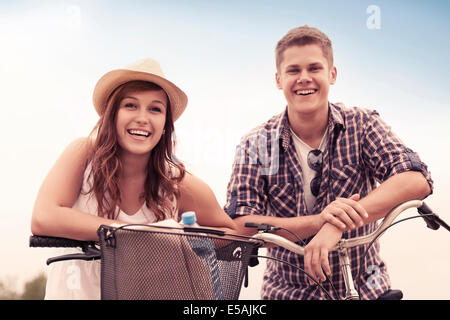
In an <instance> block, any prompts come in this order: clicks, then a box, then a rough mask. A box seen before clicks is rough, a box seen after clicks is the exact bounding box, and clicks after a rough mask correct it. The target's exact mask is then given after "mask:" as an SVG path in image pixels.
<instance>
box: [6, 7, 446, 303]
mask: <svg viewBox="0 0 450 320" xmlns="http://www.w3.org/2000/svg"><path fill="white" fill-rule="evenodd" d="M371 5H375V6H377V8H378V9H379V20H376V21H375V22H374V20H373V19H372V18H373V12H372V11H370V12H369V13H368V12H367V8H368V7H369V6H371ZM449 12H450V3H449V2H448V1H406V0H404V1H400V0H398V1H364V0H361V1H324V0H319V1H314V2H311V1H301V0H297V1H286V0H281V1H275V0H272V1H268V0H259V1H256V0H255V1H191V0H190V1H106V0H104V1H76V0H73V1H55V0H53V1H50V0H49V1H21V0H19V1H1V2H0V39H1V42H2V50H0V75H1V76H0V92H1V99H2V103H1V105H2V106H1V108H2V109H1V110H2V116H1V117H0V145H1V148H2V152H1V158H0V164H1V166H0V170H1V183H0V197H1V203H2V207H1V209H0V215H1V217H2V220H3V221H2V223H1V226H0V253H1V255H2V258H1V259H0V279H4V278H5V277H6V278H16V279H17V282H19V283H20V282H21V281H23V280H24V279H29V278H30V277H32V276H34V275H35V274H36V273H38V272H39V271H40V270H42V269H44V266H45V259H46V258H47V255H48V254H49V252H48V251H47V250H45V249H29V248H28V247H27V245H28V236H29V235H30V230H29V221H30V216H31V211H32V207H33V201H34V199H35V196H36V193H37V190H38V188H39V186H40V184H41V182H42V180H43V178H44V177H45V175H46V173H47V172H48V170H49V169H50V167H51V166H52V164H53V163H54V161H55V160H56V159H57V157H58V155H59V154H60V153H61V151H62V150H63V149H64V147H65V146H66V145H67V144H68V143H69V142H70V141H72V140H73V139H75V138H77V137H79V136H85V135H87V134H88V133H89V132H90V130H91V129H92V127H93V126H94V125H95V122H96V120H97V115H96V113H95V111H94V108H93V106H92V102H91V101H92V99H91V97H92V90H93V88H94V85H95V83H96V81H97V80H98V78H99V77H100V76H101V75H103V74H104V73H105V72H107V71H109V70H111V69H115V68H120V67H122V66H125V65H127V64H128V63H130V62H132V61H135V60H138V59H141V58H144V57H152V58H155V59H157V60H159V62H160V63H161V66H162V68H163V70H164V72H165V74H166V76H167V77H168V78H169V79H171V80H172V81H173V82H175V83H177V84H178V85H179V86H180V87H181V88H182V89H183V90H184V91H185V92H186V93H187V95H188V97H189V104H188V108H187V110H186V112H185V114H184V115H183V117H182V118H181V119H180V120H179V121H178V122H177V123H176V130H177V136H178V142H179V145H178V150H177V153H178V156H179V157H180V158H181V159H182V160H184V161H185V163H186V165H187V167H188V168H189V169H190V170H191V171H192V172H193V173H194V174H196V175H198V176H199V177H201V178H202V179H203V180H205V181H206V182H207V183H208V184H210V186H211V187H212V188H213V190H214V191H215V193H216V196H217V199H218V200H219V202H220V203H221V204H222V205H223V204H224V201H225V191H226V185H227V183H228V179H229V177H230V173H231V164H232V161H233V156H234V148H235V146H236V144H237V143H238V141H239V138H240V137H241V136H242V135H243V134H245V133H246V132H247V131H249V130H250V129H252V128H253V127H255V126H256V125H258V124H260V123H262V122H263V121H265V120H267V119H268V118H269V117H271V116H272V115H275V114H277V113H280V112H281V111H283V109H284V107H285V102H284V99H283V95H282V93H281V92H280V91H279V90H277V89H276V87H275V81H274V73H275V65H274V54H273V51H274V47H275V44H276V42H277V41H278V40H279V39H280V38H281V37H282V36H283V35H284V34H285V33H286V32H287V31H288V30H289V29H291V28H293V27H296V26H299V25H304V24H308V25H311V26H315V27H318V28H320V29H321V30H323V31H324V32H325V33H327V34H328V36H329V37H330V38H331V40H332V41H333V45H334V54H335V65H336V67H337V70H338V79H337V83H336V85H334V86H333V87H332V88H331V95H330V101H332V102H344V103H345V104H347V105H355V106H360V107H365V108H371V109H376V110H378V111H379V113H380V114H381V116H382V117H383V119H384V120H385V121H386V122H388V123H389V124H390V125H391V126H392V127H393V129H394V131H395V132H396V133H397V134H398V135H399V136H400V137H401V138H402V140H403V141H404V142H405V143H406V144H407V145H408V146H409V147H410V148H412V149H413V150H415V151H417V152H419V154H420V155H421V157H422V159H423V160H424V161H425V162H426V163H427V164H428V166H429V168H430V171H431V173H432V176H433V179H434V181H435V191H434V194H433V195H432V196H430V197H429V198H428V200H427V202H428V203H429V204H430V205H431V206H432V207H433V208H434V209H435V211H437V212H438V213H440V215H441V216H442V217H444V218H447V220H450V213H449V211H448V208H449V206H448V204H447V199H448V197H449V195H450V183H449V178H450V169H449V168H448V159H449V157H450V151H449V142H448V141H449V140H450V125H449V123H450V111H449V107H448V101H449V98H450V93H449V80H450V64H449V63H448V58H449V56H450V47H449V42H448V38H449V35H450V22H449V21H450V19H449V18H450V17H449ZM368 21H369V24H368ZM374 26H376V27H379V28H373V27H374ZM411 214H413V212H411ZM382 252H383V256H384V257H385V259H386V261H387V265H388V268H389V270H390V271H391V277H392V281H393V283H394V286H396V287H399V288H401V289H402V290H403V291H404V293H405V297H406V298H422V299H426V298H439V299H449V298H450V294H449V293H448V290H447V289H446V288H445V287H448V286H449V285H450V274H449V273H448V270H449V268H450V234H448V233H445V232H444V231H443V230H439V231H437V232H434V231H431V230H428V229H427V228H426V227H425V225H424V223H423V222H422V221H420V220H412V221H409V222H406V223H404V224H402V225H399V226H398V227H396V228H393V229H392V231H390V232H389V233H388V234H386V235H385V236H384V239H382ZM253 273H254V274H255V275H253V276H252V277H251V279H250V280H251V281H252V279H253V281H255V282H254V283H253V286H252V288H250V289H246V290H245V292H244V293H243V295H244V296H245V297H249V298H257V297H258V290H259V288H257V285H258V282H257V281H256V278H258V277H260V276H261V271H260V269H258V270H255V271H254V272H253ZM251 284H252V283H251ZM438 284H439V286H438ZM439 287H442V289H441V288H439Z"/></svg>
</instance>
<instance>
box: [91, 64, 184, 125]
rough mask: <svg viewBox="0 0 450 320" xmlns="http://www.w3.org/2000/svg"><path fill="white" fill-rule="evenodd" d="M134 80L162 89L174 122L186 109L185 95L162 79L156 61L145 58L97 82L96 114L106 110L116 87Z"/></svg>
mask: <svg viewBox="0 0 450 320" xmlns="http://www.w3.org/2000/svg"><path fill="white" fill-rule="evenodd" d="M135 80H142V81H148V82H152V83H155V84H157V85H158V86H160V87H161V88H163V90H164V91H165V92H166V94H167V96H168V97H169V101H170V106H171V108H172V109H171V111H172V119H173V121H174V122H175V120H177V119H178V118H179V117H180V116H181V114H182V113H183V111H184V109H186V105H187V100H188V99H187V96H186V94H185V93H184V92H183V91H182V90H181V89H180V88H178V87H177V86H176V85H175V84H173V83H172V82H170V81H169V80H167V79H166V78H165V77H164V74H163V72H162V70H161V67H160V65H159V63H158V62H157V61H156V60H153V59H149V58H147V59H142V60H139V61H136V62H134V63H132V64H130V65H128V66H126V67H125V68H123V69H116V70H113V71H110V72H108V73H106V74H105V75H103V77H101V78H100V80H98V82H97V85H96V86H95V89H94V95H93V102H94V106H95V110H96V111H97V113H98V114H99V115H102V114H103V112H104V111H105V108H106V101H107V100H108V98H109V96H110V95H111V93H112V92H113V91H114V90H115V89H116V88H117V87H118V86H120V85H122V84H124V83H126V82H130V81H135Z"/></svg>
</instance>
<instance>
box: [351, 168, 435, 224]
mask: <svg viewBox="0 0 450 320" xmlns="http://www.w3.org/2000/svg"><path fill="white" fill-rule="evenodd" d="M430 193H431V190H430V186H429V184H428V182H427V180H426V179H425V177H424V176H423V175H422V173H420V172H417V171H407V172H402V173H399V174H396V175H394V176H392V177H390V178H389V179H388V180H386V181H385V182H383V183H382V184H380V186H378V188H376V189H375V190H373V191H372V192H371V193H369V194H368V195H367V196H366V197H364V198H362V199H361V200H360V201H359V203H360V204H361V205H362V206H363V207H364V208H365V209H366V211H367V213H368V214H369V217H368V218H367V219H364V222H365V223H369V222H372V221H376V220H378V219H381V218H383V217H385V216H386V214H387V213H389V211H390V210H392V209H393V208H394V207H396V206H398V205H399V204H401V203H403V202H406V201H409V200H416V199H424V198H426V197H427V196H428V195H429V194H430Z"/></svg>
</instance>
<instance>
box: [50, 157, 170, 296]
mask: <svg viewBox="0 0 450 320" xmlns="http://www.w3.org/2000/svg"><path fill="white" fill-rule="evenodd" d="M90 170H91V165H90V164H89V165H88V166H87V168H86V170H85V172H84V179H83V186H82V191H83V192H80V195H79V196H78V199H77V201H76V202H75V204H74V205H73V206H72V208H74V209H77V210H79V211H82V212H88V213H90V214H92V215H97V200H96V198H95V196H93V195H91V194H86V193H87V191H88V190H89V189H90V185H91V184H90V183H89V181H88V177H89V173H90ZM172 213H173V215H174V216H173V217H172V218H176V217H177V214H178V212H177V211H176V203H175V202H174V203H173V207H172ZM117 220H120V221H124V222H127V223H133V224H134V223H135V224H150V223H154V222H155V221H156V216H155V214H154V213H153V212H152V211H150V209H149V208H148V207H147V206H146V205H145V203H144V205H143V206H142V207H141V209H139V211H138V212H136V213H135V214H133V215H128V214H126V213H125V212H123V211H122V210H120V211H119V215H118V217H117ZM54 251H55V252H54V254H53V255H52V256H58V255H62V254H70V253H81V252H82V251H81V249H76V248H65V249H57V250H54ZM45 299H46V300H98V299H100V260H94V261H83V260H69V261H59V262H54V263H52V264H50V266H49V267H48V270H47V285H46V291H45Z"/></svg>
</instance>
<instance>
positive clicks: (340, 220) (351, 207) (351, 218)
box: [319, 194, 369, 231]
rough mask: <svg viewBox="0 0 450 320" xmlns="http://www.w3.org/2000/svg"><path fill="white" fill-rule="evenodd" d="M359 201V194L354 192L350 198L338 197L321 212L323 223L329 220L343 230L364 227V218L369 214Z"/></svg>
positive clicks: (320, 216)
mask: <svg viewBox="0 0 450 320" xmlns="http://www.w3.org/2000/svg"><path fill="white" fill-rule="evenodd" d="M358 201H359V194H354V195H352V196H351V197H350V198H348V199H347V198H337V199H336V200H334V201H333V202H331V203H330V204H329V205H328V206H327V207H326V208H325V209H323V211H322V212H321V213H320V214H319V218H320V219H321V221H322V225H323V224H325V223H327V222H328V223H330V224H332V225H334V226H335V227H336V228H339V229H340V230H341V231H345V230H350V229H355V228H356V227H362V226H363V224H364V222H363V219H366V218H367V217H368V216H369V215H368V214H367V212H366V210H365V209H364V208H363V207H362V206H361V205H360V204H359V203H358Z"/></svg>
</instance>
